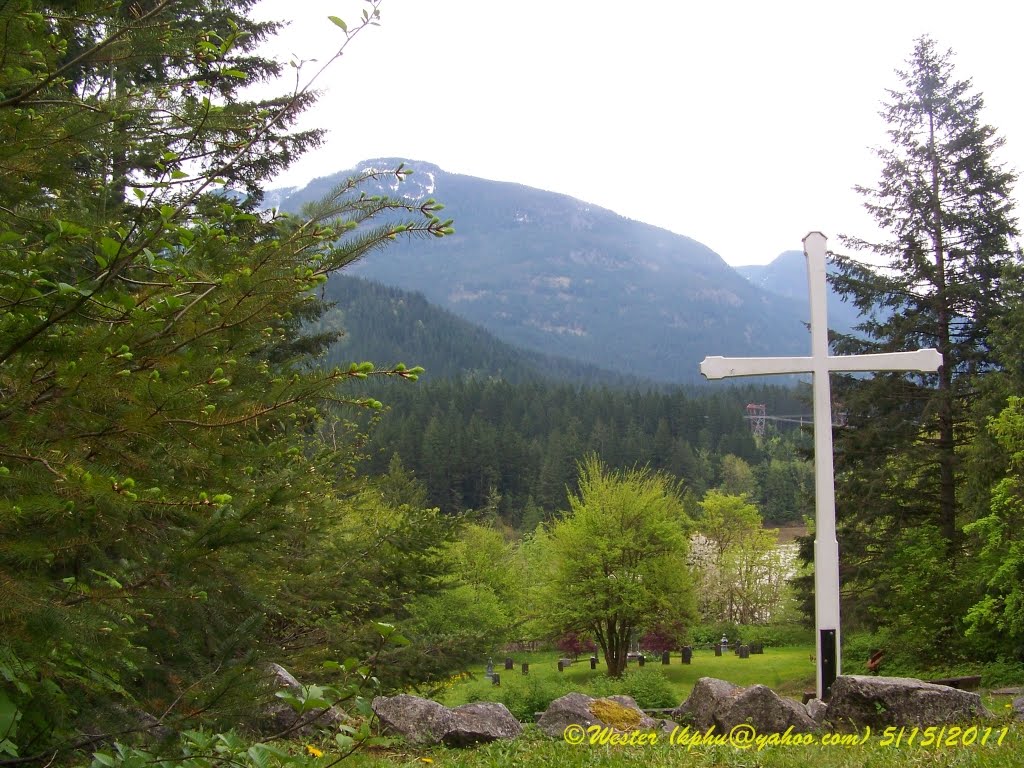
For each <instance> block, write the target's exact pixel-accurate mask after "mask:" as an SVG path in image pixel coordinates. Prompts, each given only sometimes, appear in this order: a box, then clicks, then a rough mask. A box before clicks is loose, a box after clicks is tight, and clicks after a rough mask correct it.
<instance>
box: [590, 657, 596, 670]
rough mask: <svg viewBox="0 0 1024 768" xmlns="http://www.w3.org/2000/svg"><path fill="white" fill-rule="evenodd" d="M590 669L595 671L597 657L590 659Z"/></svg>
mask: <svg viewBox="0 0 1024 768" xmlns="http://www.w3.org/2000/svg"><path fill="white" fill-rule="evenodd" d="M590 668H591V669H597V656H591V657H590Z"/></svg>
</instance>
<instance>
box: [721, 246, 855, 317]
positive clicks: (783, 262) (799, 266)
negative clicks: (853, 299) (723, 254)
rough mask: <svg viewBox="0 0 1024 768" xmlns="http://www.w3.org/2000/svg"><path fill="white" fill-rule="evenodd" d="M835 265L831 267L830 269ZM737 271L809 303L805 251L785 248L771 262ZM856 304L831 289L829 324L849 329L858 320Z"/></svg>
mask: <svg viewBox="0 0 1024 768" xmlns="http://www.w3.org/2000/svg"><path fill="white" fill-rule="evenodd" d="M831 270H832V268H831V267H829V271H830V272H831ZM736 271H737V272H739V273H740V274H741V275H743V276H744V277H745V278H747V279H748V280H749V281H750V282H751V283H753V284H754V285H756V286H758V287H759V288H763V289H764V290H766V291H771V292H772V293H777V294H778V295H779V296H784V297H786V298H790V299H793V300H794V301H795V302H803V303H804V304H807V303H808V302H809V297H808V293H807V260H806V259H805V258H804V254H803V252H802V251H783V252H782V253H781V254H779V255H778V256H777V257H776V258H775V260H774V261H772V262H771V263H770V264H756V265H751V266H743V267H736ZM858 316H859V314H858V312H857V308H856V307H854V306H853V305H852V304H848V303H846V302H845V301H843V300H842V298H841V297H840V296H839V294H837V293H835V291H833V290H832V287H831V286H829V289H828V325H829V328H832V329H833V330H837V331H842V332H843V333H848V332H849V331H850V330H851V329H852V328H853V326H854V325H855V324H856V323H857V322H858Z"/></svg>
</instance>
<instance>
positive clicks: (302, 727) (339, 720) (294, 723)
mask: <svg viewBox="0 0 1024 768" xmlns="http://www.w3.org/2000/svg"><path fill="white" fill-rule="evenodd" d="M263 688H264V691H265V692H266V699H265V703H264V704H263V705H262V706H261V707H260V709H259V711H258V712H257V713H256V715H255V717H254V718H253V719H252V720H251V721H249V722H247V723H245V724H243V728H244V729H245V730H247V731H250V732H251V733H253V734H254V735H257V736H262V737H271V736H276V735H278V734H281V733H285V732H288V733H289V734H295V735H299V736H311V735H313V734H315V733H316V732H317V731H318V730H320V729H323V728H331V729H334V728H337V727H338V726H339V725H343V724H344V723H346V722H347V721H348V720H349V718H348V716H347V715H346V714H345V712H344V711H343V710H341V709H340V708H339V707H329V708H327V709H317V710H313V711H311V712H306V713H305V714H303V715H301V716H300V715H299V713H298V712H296V711H295V709H294V708H293V707H292V706H291V705H290V704H288V703H287V702H285V701H281V699H279V698H277V697H276V696H274V694H275V693H276V692H277V691H281V690H286V691H289V692H290V693H293V694H295V695H297V696H298V695H301V693H302V683H300V682H299V681H298V680H296V679H295V676H294V675H292V674H291V673H290V672H289V671H288V670H287V669H285V668H284V667H282V666H281V665H280V664H273V663H271V664H267V665H266V666H265V667H264V681H263Z"/></svg>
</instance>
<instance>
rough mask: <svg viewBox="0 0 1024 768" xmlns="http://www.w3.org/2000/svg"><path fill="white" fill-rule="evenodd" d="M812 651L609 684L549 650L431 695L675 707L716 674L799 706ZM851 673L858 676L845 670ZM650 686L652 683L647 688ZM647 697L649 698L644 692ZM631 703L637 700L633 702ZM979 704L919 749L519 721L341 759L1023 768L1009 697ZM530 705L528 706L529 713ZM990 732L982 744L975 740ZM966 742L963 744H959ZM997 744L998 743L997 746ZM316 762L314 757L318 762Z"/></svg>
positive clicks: (701, 658) (382, 766) (789, 650)
mask: <svg viewBox="0 0 1024 768" xmlns="http://www.w3.org/2000/svg"><path fill="white" fill-rule="evenodd" d="M812 653H813V648H812V647H805V646H795V647H785V648H766V649H765V653H764V655H752V656H751V657H750V658H749V659H739V658H738V657H736V656H735V655H733V654H731V653H730V654H727V655H725V656H722V657H716V656H715V655H714V653H713V652H712V651H708V650H698V651H695V652H694V656H693V663H692V664H689V665H684V664H682V663H681V661H680V658H679V654H678V653H675V654H673V655H672V663H671V664H670V665H668V666H663V665H662V664H661V662H660V660H659V661H657V662H653V661H652V662H648V663H647V664H646V665H645V667H644V670H643V672H642V673H641V674H638V673H637V672H636V665H635V664H631V665H630V671H629V673H628V674H627V675H626V677H625V678H624V679H623V680H622V681H621V682H620V681H609V680H608V679H607V677H606V676H605V675H604V672H603V670H602V668H601V666H600V665H598V668H597V669H596V670H591V669H590V664H589V661H588V659H587V657H586V656H581V657H580V660H579V661H578V662H577V663H575V664H573V665H572V666H571V667H569V668H568V669H566V670H565V671H564V672H561V673H560V672H558V668H557V661H558V658H559V654H558V653H557V652H549V653H529V654H523V653H519V654H512V657H513V658H514V659H515V662H516V666H515V669H513V670H510V671H506V670H505V669H504V658H503V657H502V658H495V660H494V661H495V665H494V666H495V670H496V671H497V672H498V673H499V674H500V675H501V686H500V687H495V686H493V685H492V684H491V683H490V682H489V681H487V680H486V679H484V678H483V673H484V665H481V666H480V667H479V668H475V669H473V670H471V673H470V675H469V676H468V677H465V678H458V679H455V680H453V681H452V684H451V685H450V686H449V687H448V688H447V689H446V690H445V691H444V692H443V694H442V695H438V696H435V698H436V699H438V700H439V701H442V702H443V703H444V704H447V705H448V706H456V705H458V704H463V703H466V702H469V701H488V700H491V701H506V703H507V705H510V706H509V708H510V709H513V711H514V708H515V707H519V708H520V710H521V712H520V713H518V714H517V716H519V717H520V719H521V720H524V721H526V720H528V719H529V718H525V717H523V716H522V714H521V713H522V711H526V710H529V711H530V712H531V714H532V712H534V711H540V710H543V709H544V707H545V706H546V705H544V704H541V702H542V701H543V700H544V699H547V700H548V701H550V699H553V698H557V697H558V696H561V695H563V694H564V693H568V692H569V691H580V692H583V693H589V694H591V695H599V696H603V695H609V694H610V693H615V692H631V691H628V690H626V689H628V688H629V686H630V685H633V686H634V687H636V686H639V689H640V693H642V694H647V695H653V694H658V693H659V692H660V693H661V694H664V693H665V691H667V692H668V693H667V695H668V696H669V697H671V699H672V701H673V703H672V704H671V705H670V706H675V705H677V704H679V703H680V702H682V701H683V700H684V699H685V698H686V697H687V696H688V695H689V692H690V689H691V688H692V687H693V684H694V683H695V682H696V681H697V679H698V678H700V677H717V678H721V679H724V680H728V681H730V682H732V683H736V684H737V685H752V684H755V683H763V684H765V685H767V686H769V687H771V688H772V689H773V690H775V691H777V692H778V693H780V694H782V695H788V696H791V697H792V698H795V699H799V698H800V696H801V694H802V693H803V691H804V690H810V689H813V687H814V675H815V666H814V664H813V662H812V661H811V658H810V657H811V654H812ZM523 661H528V662H529V664H530V672H529V674H528V675H525V676H524V675H523V674H522V672H521V671H520V665H521V663H522V662H523ZM847 671H849V672H854V673H856V672H859V671H860V670H852V669H851V670H847ZM652 681H654V682H652ZM652 692H653V693H652ZM634 698H637V699H638V701H639V700H640V698H641V697H640V696H634ZM983 698H984V701H985V704H986V706H988V707H989V709H990V710H992V712H993V713H995V715H996V719H995V720H993V721H992V722H990V723H984V724H982V723H978V724H977V725H978V726H979V731H978V732H977V733H976V734H975V738H974V741H975V743H974V744H972V745H964V744H962V743H960V742H959V740H955V741H956V743H955V744H954V743H952V742H951V743H943V744H940V745H939V746H935V745H932V746H924V745H922V744H921V743H920V741H921V740H922V739H921V738H920V737H918V743H917V744H914V745H908V744H906V743H903V744H901V745H900V746H896V745H895V744H889V745H885V744H884V743H883V737H884V734H883V733H870V734H866V733H862V734H861V735H860V736H861V738H862V739H863V743H860V744H857V745H851V746H840V745H825V744H823V743H822V736H821V735H820V734H819V735H816V736H815V737H814V739H815V741H814V743H812V744H804V745H794V744H791V745H778V746H765V747H764V748H762V749H760V750H759V749H758V748H757V746H756V745H754V746H751V747H750V748H739V747H737V746H734V745H722V746H700V747H693V748H687V747H686V746H682V745H678V744H673V743H670V741H669V739H668V737H667V736H661V737H660V738H659V741H658V743H656V744H648V745H645V746H612V745H601V744H590V743H584V744H581V745H571V744H567V743H566V742H565V741H563V740H562V739H551V738H548V737H547V736H545V735H544V734H542V733H540V732H539V731H538V730H537V728H536V726H535V725H533V724H532V723H527V725H526V727H525V732H524V734H523V735H522V736H521V737H520V738H518V739H516V740H514V741H509V742H497V743H494V744H488V745H483V746H480V747H476V748H471V749H448V748H445V747H430V748H416V747H409V746H405V745H403V744H402V743H401V742H400V741H398V742H396V744H395V745H394V746H392V747H389V748H383V749H375V750H372V751H366V752H363V753H357V754H356V755H353V756H352V757H351V758H349V759H348V760H346V761H345V764H346V765H349V766H351V767H352V768H397V767H399V766H421V767H422V766H428V765H429V766H436V767H437V768H441V767H442V766H443V767H445V768H492V767H495V768H496V767H497V766H502V767H504V766H524V767H525V768H534V767H536V768H541V766H566V767H567V768H591V767H594V768H598V767H601V766H614V767H616V768H618V767H619V766H637V767H638V768H639V766H654V768H659V767H661V766H688V767H690V766H692V767H693V768H712V767H716V768H717V767H718V766H728V767H730V768H808V767H809V766H815V767H816V768H817V766H821V768H862V767H865V768H871V767H873V766H877V767H880V768H890V767H891V768H896V767H900V768H902V766H911V768H919V767H920V768H924V767H925V766H927V767H928V768H971V767H972V766H977V767H978V768H1021V766H1024V725H1022V724H1020V723H1013V722H1012V721H1011V719H1010V709H1009V706H1010V697H992V696H989V695H984V696H983ZM641 706H643V703H641ZM534 707H536V708H535V709H534ZM985 727H990V728H991V731H990V732H989V734H988V738H987V743H986V744H984V745H982V744H981V743H980V741H981V738H982V736H984V734H985V731H984V729H985ZM968 741H970V737H969V738H968ZM1000 741H1001V743H998V742H1000ZM327 757H328V756H327V755H325V757H324V759H325V760H326V759H327Z"/></svg>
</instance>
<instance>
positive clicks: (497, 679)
mask: <svg viewBox="0 0 1024 768" xmlns="http://www.w3.org/2000/svg"><path fill="white" fill-rule="evenodd" d="M491 685H497V686H501V675H499V674H498V673H497V672H495V673H494V674H493V675H491Z"/></svg>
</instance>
